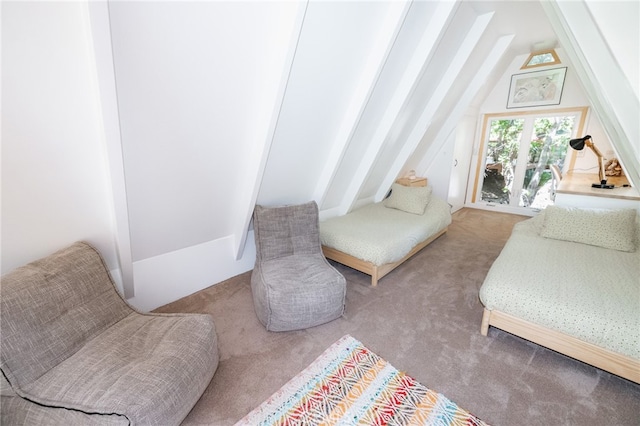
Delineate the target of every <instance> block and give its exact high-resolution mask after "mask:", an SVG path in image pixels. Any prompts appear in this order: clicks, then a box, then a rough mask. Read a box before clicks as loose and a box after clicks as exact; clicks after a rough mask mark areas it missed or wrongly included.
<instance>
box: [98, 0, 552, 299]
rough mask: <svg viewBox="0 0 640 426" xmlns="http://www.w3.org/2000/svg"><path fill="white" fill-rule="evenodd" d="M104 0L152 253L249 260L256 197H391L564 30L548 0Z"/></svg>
mask: <svg viewBox="0 0 640 426" xmlns="http://www.w3.org/2000/svg"><path fill="white" fill-rule="evenodd" d="M90 8H91V20H92V31H93V38H94V44H95V45H94V49H95V50H96V56H97V57H98V58H101V57H102V58H110V60H111V63H110V64H109V63H105V64H103V65H100V64H99V65H98V68H99V69H98V73H99V75H100V77H101V81H102V84H101V90H102V92H103V93H102V95H103V102H104V98H105V93H108V92H109V91H111V92H113V93H115V94H116V96H115V98H117V106H113V105H112V106H111V108H112V110H114V109H116V108H117V114H115V115H117V116H118V119H117V120H116V122H115V123H114V125H113V127H114V128H119V133H120V137H119V138H114V139H113V141H112V142H111V143H112V144H114V143H115V144H121V145H120V146H121V155H122V157H121V158H118V155H114V154H111V155H110V160H111V161H112V162H118V161H120V162H121V164H122V169H123V172H122V174H123V176H124V188H123V189H122V190H120V191H116V192H117V193H116V194H115V195H114V196H115V198H116V200H117V199H118V197H119V198H120V199H121V201H122V202H121V203H120V205H121V206H122V207H121V208H120V211H119V212H116V213H117V214H116V216H117V217H120V218H121V219H119V223H118V227H119V228H120V229H124V228H127V229H128V231H127V233H126V234H127V235H128V239H127V238H126V237H125V238H123V239H122V240H121V241H120V242H119V244H120V245H122V246H123V247H124V250H121V252H123V253H127V250H126V248H130V250H129V253H130V258H128V259H127V258H124V259H121V262H122V263H125V264H127V263H133V264H134V265H135V264H136V263H137V262H139V263H142V262H143V261H145V260H147V259H153V258H159V257H161V256H164V255H166V254H170V253H174V252H179V251H180V250H184V249H187V248H190V247H201V246H203V245H207V244H210V243H212V242H214V243H216V244H218V243H219V244H218V245H219V246H220V247H221V250H222V252H226V251H227V250H228V251H231V252H232V257H233V258H235V259H236V260H237V259H241V258H242V256H243V254H244V250H245V246H246V245H247V244H246V243H247V241H250V240H248V236H249V232H250V220H251V215H252V212H253V208H254V205H255V204H256V203H259V204H263V205H281V204H292V203H301V202H306V201H309V200H315V201H316V202H317V203H318V205H319V206H320V210H321V218H326V217H330V216H334V215H340V214H344V213H347V212H348V211H350V210H351V209H353V208H354V207H355V206H357V205H359V204H361V203H366V202H370V201H378V200H380V199H382V197H383V196H384V195H385V194H386V192H387V191H388V189H389V187H390V185H391V184H392V182H393V181H394V180H395V179H396V178H397V177H398V176H399V175H402V174H403V173H404V172H406V171H407V170H408V169H410V168H413V169H416V170H418V172H424V171H426V170H427V169H428V168H429V165H430V164H431V162H433V161H435V160H434V153H435V152H437V151H438V149H439V147H441V146H442V145H443V144H445V143H447V141H448V140H450V136H451V134H452V132H453V131H454V129H455V128H456V126H457V124H458V122H459V120H460V118H461V117H462V116H463V115H464V114H465V112H466V111H467V110H468V109H469V108H470V107H473V105H477V104H479V103H481V101H482V97H483V96H484V94H486V92H487V90H489V89H490V87H491V86H492V85H493V84H494V83H495V81H496V79H497V78H498V76H500V75H502V73H503V71H504V69H505V67H506V65H507V64H508V63H509V62H510V61H511V59H512V58H513V57H514V56H515V55H518V54H523V53H528V52H530V51H531V49H532V46H533V45H534V44H535V43H538V42H551V43H553V42H555V40H556V38H557V36H556V34H555V32H554V30H553V28H552V26H551V24H550V23H549V20H548V19H547V13H548V12H547V13H545V10H544V9H543V7H542V5H541V3H540V2H539V1H517V2H505V1H462V2H461V1H413V2H411V1H407V2H398V1H390V2H380V1H354V2H349V1H339V2H338V1H336V2H325V1H315V0H311V1H308V2H275V1H274V2H270V1H264V2H231V1H229V2H217V1H212V2H153V1H151V2H115V1H114V2H109V3H108V4H107V5H106V6H105V5H104V4H102V5H96V4H92V3H90ZM559 14H560V15H562V13H561V12H560V13H559ZM100 31H102V33H100ZM100 40H102V41H103V43H102V44H100V43H98V42H96V41H100ZM98 62H100V61H98ZM106 62H109V61H106ZM110 67H111V69H110ZM109 73H112V76H111V78H112V80H113V87H108V86H109V84H105V83H104V82H105V81H107V82H108V81H109V78H105V76H109ZM108 108H109V106H108V105H104V104H103V109H105V110H107V109H108ZM116 151H117V150H116ZM112 170H113V167H112ZM116 204H117V205H118V203H116ZM122 218H124V219H122ZM125 222H126V223H125ZM227 246H228V247H227ZM132 279H133V277H132ZM125 281H126V277H125ZM127 288H130V289H132V284H129V287H127V283H126V282H125V289H127ZM129 294H132V291H130V293H129Z"/></svg>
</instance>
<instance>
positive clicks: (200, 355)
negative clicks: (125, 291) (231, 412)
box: [0, 243, 218, 425]
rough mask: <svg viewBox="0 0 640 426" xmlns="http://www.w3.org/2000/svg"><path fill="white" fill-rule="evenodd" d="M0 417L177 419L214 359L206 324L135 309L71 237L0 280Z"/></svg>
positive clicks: (94, 255) (36, 420)
mask: <svg viewBox="0 0 640 426" xmlns="http://www.w3.org/2000/svg"><path fill="white" fill-rule="evenodd" d="M1 297H2V298H1V308H2V310H1V312H0V314H1V326H2V342H1V347H0V355H1V357H0V361H1V363H0V367H1V368H2V374H3V383H2V384H3V386H2V389H1V397H2V408H3V409H2V419H1V420H2V423H3V424H4V423H5V422H6V423H7V424H16V423H18V424H20V423H25V424H42V423H44V424H107V425H111V424H163V425H177V424H180V422H181V421H182V420H183V419H184V417H186V415H187V414H188V413H189V411H190V410H191V408H192V407H193V405H194V404H195V403H196V402H197V400H198V398H199V397H200V395H201V394H202V392H204V389H205V388H206V386H207V385H208V383H209V381H210V380H211V378H212V377H213V374H214V372H215V370H216V368H217V365H218V350H217V338H216V333H215V327H214V324H213V320H212V318H211V317H210V316H208V315H198V314H143V313H140V312H137V311H136V310H134V309H133V308H132V307H130V306H129V305H128V304H127V303H126V302H125V301H124V300H123V299H122V298H121V297H120V295H119V293H118V292H117V291H116V290H115V287H114V285H113V282H112V281H111V277H110V276H109V273H108V271H107V270H106V268H105V265H104V263H103V261H102V258H101V257H100V255H99V254H98V252H97V251H95V249H93V248H92V247H91V246H89V245H88V244H86V243H76V244H74V245H72V246H71V247H69V248H67V249H64V250H61V251H59V252H57V253H55V254H53V255H51V256H49V257H47V258H44V259H41V260H39V261H36V262H33V263H31V264H29V265H27V266H25V267H22V268H18V269H17V270H15V271H14V272H11V273H9V274H8V275H7V276H5V277H3V279H2V293H1Z"/></svg>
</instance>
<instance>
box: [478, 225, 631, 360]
mask: <svg viewBox="0 0 640 426" xmlns="http://www.w3.org/2000/svg"><path fill="white" fill-rule="evenodd" d="M542 224H543V216H542V214H541V215H539V216H537V217H535V218H532V219H529V220H526V221H524V222H520V223H518V224H517V225H516V226H515V227H514V229H513V233H512V235H511V237H510V238H509V240H508V241H507V244H506V245H505V247H504V249H503V250H502V253H501V254H500V256H499V257H498V258H497V259H496V261H495V262H494V264H493V266H492V267H491V269H490V270H489V273H488V275H487V277H486V279H485V281H484V283H483V285H482V287H481V288H480V299H481V301H482V303H483V304H484V305H485V307H486V308H487V309H489V310H494V309H496V310H499V311H501V312H505V313H508V314H511V315H513V316H515V317H518V318H521V319H524V320H526V321H529V322H532V323H535V324H538V325H541V326H544V327H546V328H550V329H553V330H557V331H560V332H563V333H566V334H568V335H571V336H574V337H576V338H578V339H580V340H583V341H585V342H589V343H593V344H595V345H597V346H600V347H603V348H606V349H609V350H611V351H613V352H617V353H620V354H623V355H627V356H630V357H632V358H635V359H640V250H638V249H637V245H638V238H636V251H635V252H631V253H629V252H623V251H618V250H611V249H606V248H601V247H595V246H591V245H586V244H580V243H574V242H568V241H561V240H554V239H548V238H543V237H541V236H540V232H541V229H542ZM637 235H638V236H640V229H639V230H637Z"/></svg>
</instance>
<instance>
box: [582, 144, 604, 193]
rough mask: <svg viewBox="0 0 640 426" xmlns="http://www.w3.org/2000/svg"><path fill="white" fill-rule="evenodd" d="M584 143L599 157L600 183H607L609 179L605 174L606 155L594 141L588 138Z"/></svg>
mask: <svg viewBox="0 0 640 426" xmlns="http://www.w3.org/2000/svg"><path fill="white" fill-rule="evenodd" d="M584 144H585V145H587V146H588V147H589V148H591V150H592V151H593V153H594V154H595V155H596V157H598V178H599V179H600V183H606V182H607V180H606V178H605V174H604V156H603V155H602V153H601V152H600V150H599V149H598V147H597V146H596V145H595V144H594V143H593V142H592V141H590V140H586V141H585V142H584Z"/></svg>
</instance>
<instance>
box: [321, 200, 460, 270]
mask: <svg viewBox="0 0 640 426" xmlns="http://www.w3.org/2000/svg"><path fill="white" fill-rule="evenodd" d="M450 224H451V207H450V206H449V204H447V203H446V202H445V201H444V200H442V199H440V198H438V197H436V196H435V195H433V196H432V197H431V201H430V202H429V204H428V205H427V208H426V210H425V212H424V214H422V215H416V214H411V213H406V212H403V211H401V210H396V209H391V208H387V207H385V206H384V204H383V203H382V202H380V203H374V204H369V205H367V206H364V207H361V208H359V209H357V210H354V211H352V212H351V213H349V214H346V215H344V216H338V217H334V218H331V219H328V220H325V221H323V222H320V241H321V243H322V245H324V246H327V247H331V248H334V249H336V250H340V251H341V252H343V253H347V254H350V255H351V256H353V257H356V258H358V259H362V260H365V261H367V262H371V263H373V264H374V265H377V266H380V265H384V264H385V263H392V262H397V261H398V260H400V259H402V258H403V257H405V256H406V254H407V253H409V252H410V251H411V249H412V248H413V247H415V246H416V245H417V244H418V243H420V242H422V241H424V240H426V239H428V238H429V237H431V236H433V235H435V234H437V233H438V232H440V231H441V230H443V229H444V228H446V227H447V226H449V225H450Z"/></svg>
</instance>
